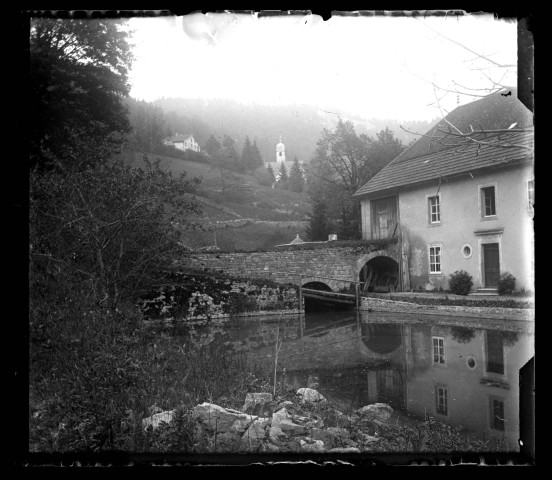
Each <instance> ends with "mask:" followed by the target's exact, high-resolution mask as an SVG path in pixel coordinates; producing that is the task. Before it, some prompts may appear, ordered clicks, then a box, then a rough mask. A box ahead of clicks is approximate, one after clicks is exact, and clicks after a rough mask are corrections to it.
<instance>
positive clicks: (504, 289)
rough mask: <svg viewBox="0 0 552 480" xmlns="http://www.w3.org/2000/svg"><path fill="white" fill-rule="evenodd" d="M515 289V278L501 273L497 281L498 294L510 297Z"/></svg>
mask: <svg viewBox="0 0 552 480" xmlns="http://www.w3.org/2000/svg"><path fill="white" fill-rule="evenodd" d="M515 288H516V277H514V276H513V275H512V274H511V273H510V272H502V273H501V274H500V280H499V281H498V294H499V295H511V294H512V292H513V291H514V289H515Z"/></svg>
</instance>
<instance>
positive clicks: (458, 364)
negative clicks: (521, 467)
mask: <svg viewBox="0 0 552 480" xmlns="http://www.w3.org/2000/svg"><path fill="white" fill-rule="evenodd" d="M533 325H534V324H533V323H532V322H527V321H519V322H516V321H506V320H483V319H466V318H463V317H441V316H435V315H416V314H392V313H388V312H351V311H327V312H314V313H307V314H306V315H297V316H283V317H275V316H257V317H249V318H232V319H227V320H221V321H218V322H216V323H209V324H207V323H205V324H194V325H191V324H183V323H178V322H175V323H174V324H171V325H165V326H163V327H155V328H159V329H160V330H163V331H164V332H165V333H168V334H169V335H171V336H173V337H174V338H175V340H177V341H179V342H193V343H194V344H196V345H200V346H207V345H211V346H216V348H220V349H223V350H227V351H231V352H245V353H246V354H247V355H248V356H249V357H251V358H252V359H255V360H257V361H259V362H263V363H266V365H267V366H271V367H272V368H273V365H274V359H275V355H276V340H277V339H279V340H280V342H278V346H279V348H278V351H277V359H278V361H277V366H278V379H279V381H281V380H282V379H283V378H284V377H285V381H286V383H288V384H290V385H292V386H293V387H294V388H297V389H299V388H301V387H306V386H310V387H313V388H316V389H317V390H318V391H319V392H320V393H322V395H324V396H325V397H326V398H327V399H328V400H330V401H332V402H334V403H336V404H337V405H339V406H340V408H342V409H343V411H344V412H345V411H347V412H351V411H352V410H353V409H357V408H360V407H362V406H364V405H367V404H371V403H376V402H383V403H387V404H389V405H391V406H392V407H393V409H394V413H393V416H392V418H391V421H395V422H400V423H402V424H410V423H413V422H416V421H419V420H423V419H424V418H426V416H428V415H429V416H431V417H433V418H435V419H437V420H439V421H442V422H444V423H447V424H450V425H452V426H461V427H462V428H463V431H464V432H465V434H466V435H468V436H471V437H473V438H476V439H479V440H491V439H495V440H501V441H502V442H506V444H507V446H508V449H509V450H510V451H519V446H518V439H519V410H520V402H519V370H520V368H521V367H522V366H523V365H525V364H526V363H527V361H529V360H530V359H531V357H532V356H533V355H534V327H533Z"/></svg>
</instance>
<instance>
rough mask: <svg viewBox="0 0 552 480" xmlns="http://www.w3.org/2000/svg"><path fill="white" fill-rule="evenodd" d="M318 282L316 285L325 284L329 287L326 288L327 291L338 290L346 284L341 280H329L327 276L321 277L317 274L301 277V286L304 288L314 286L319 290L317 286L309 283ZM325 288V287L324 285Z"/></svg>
mask: <svg viewBox="0 0 552 480" xmlns="http://www.w3.org/2000/svg"><path fill="white" fill-rule="evenodd" d="M309 284H310V285H312V284H316V285H324V286H325V287H327V288H326V289H325V290H326V291H327V292H337V291H338V290H339V289H341V288H343V286H344V285H345V284H344V282H339V281H336V280H329V279H327V278H319V277H317V276H316V275H312V276H309V277H302V279H301V286H302V287H304V288H314V289H315V290H317V288H316V287H309V286H308V285H309ZM322 289H323V290H324V287H322Z"/></svg>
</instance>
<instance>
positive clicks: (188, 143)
mask: <svg viewBox="0 0 552 480" xmlns="http://www.w3.org/2000/svg"><path fill="white" fill-rule="evenodd" d="M163 143H164V144H165V145H170V146H171V147H174V148H178V149H179V150H182V151H184V150H193V151H194V152H199V151H201V148H200V147H199V143H197V142H196V139H195V138H194V136H193V134H188V135H183V134H181V133H177V134H176V135H173V136H172V137H169V138H166V139H165V140H164V141H163Z"/></svg>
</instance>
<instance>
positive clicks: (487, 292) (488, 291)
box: [469, 287, 498, 297]
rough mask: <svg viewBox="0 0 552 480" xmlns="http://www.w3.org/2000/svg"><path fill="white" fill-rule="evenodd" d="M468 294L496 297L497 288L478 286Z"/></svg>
mask: <svg viewBox="0 0 552 480" xmlns="http://www.w3.org/2000/svg"><path fill="white" fill-rule="evenodd" d="M469 295H470V296H486V297H497V296H498V289H497V288H496V287H495V288H492V287H486V288H478V289H477V290H476V291H475V292H474V293H470V294H469Z"/></svg>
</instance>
